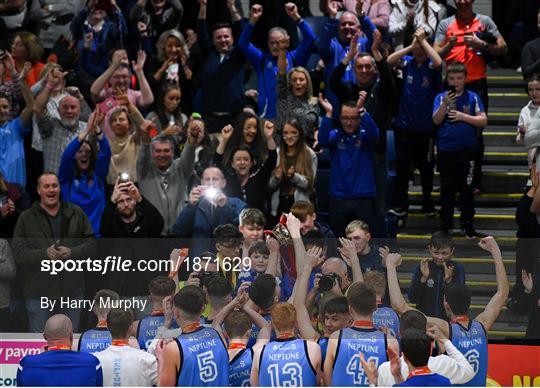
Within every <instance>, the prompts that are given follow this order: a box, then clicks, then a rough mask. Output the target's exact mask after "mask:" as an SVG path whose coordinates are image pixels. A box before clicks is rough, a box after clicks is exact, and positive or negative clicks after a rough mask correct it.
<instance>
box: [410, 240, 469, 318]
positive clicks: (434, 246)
mask: <svg viewBox="0 0 540 388" xmlns="http://www.w3.org/2000/svg"><path fill="white" fill-rule="evenodd" d="M428 249H429V253H430V255H431V260H430V259H422V261H421V262H420V264H419V265H417V266H416V268H415V269H414V273H413V277H412V281H411V288H410V289H409V300H410V301H411V303H416V308H417V309H418V310H420V311H422V312H423V313H424V314H426V315H428V316H432V317H437V318H440V319H445V320H446V319H448V317H447V316H446V311H445V309H444V303H443V301H444V298H443V294H444V288H445V286H446V285H447V284H450V283H459V284H465V270H464V268H463V266H462V265H461V264H459V263H458V262H454V261H452V257H453V256H454V249H455V248H454V242H453V241H452V237H451V236H449V235H445V234H443V233H441V232H436V233H434V234H433V236H432V237H431V241H430V242H429V246H428Z"/></svg>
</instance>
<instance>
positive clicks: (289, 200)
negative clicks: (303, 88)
mask: <svg viewBox="0 0 540 388" xmlns="http://www.w3.org/2000/svg"><path fill="white" fill-rule="evenodd" d="M281 136H282V137H281V147H280V148H279V152H278V160H277V166H276V168H275V169H274V173H273V174H272V176H271V177H270V181H269V182H268V188H269V189H270V192H271V193H272V199H271V206H270V214H271V215H272V216H273V217H278V218H279V216H280V215H281V214H282V213H288V212H289V211H290V209H291V207H292V206H293V204H294V203H295V202H296V201H309V200H310V198H311V195H312V194H313V187H314V183H315V174H316V172H317V155H316V154H315V152H314V151H313V150H312V149H311V148H309V147H308V146H307V145H306V139H305V132H304V131H303V130H302V127H301V125H300V122H299V120H296V119H288V120H287V121H286V122H285V125H284V126H283V131H282V133H281Z"/></svg>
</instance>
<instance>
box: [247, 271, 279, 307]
mask: <svg viewBox="0 0 540 388" xmlns="http://www.w3.org/2000/svg"><path fill="white" fill-rule="evenodd" d="M275 292H276V278H275V277H274V276H272V275H270V274H261V275H259V276H257V279H255V281H254V282H253V283H251V287H250V289H249V298H250V299H251V300H252V301H253V303H255V304H256V305H257V306H258V307H259V308H261V309H267V308H269V307H270V306H272V304H273V303H274V297H275Z"/></svg>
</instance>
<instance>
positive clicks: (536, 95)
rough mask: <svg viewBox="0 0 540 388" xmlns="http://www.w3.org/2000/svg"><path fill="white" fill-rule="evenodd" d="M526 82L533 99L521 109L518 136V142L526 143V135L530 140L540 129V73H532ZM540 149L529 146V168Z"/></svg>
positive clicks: (530, 96)
mask: <svg viewBox="0 0 540 388" xmlns="http://www.w3.org/2000/svg"><path fill="white" fill-rule="evenodd" d="M526 82H527V93H528V94H529V98H530V99H531V100H530V101H529V102H528V103H527V105H525V106H524V107H523V108H522V109H521V112H520V114H519V119H518V125H517V137H516V142H517V143H519V144H524V143H525V138H526V137H527V139H528V140H529V138H531V137H535V135H534V133H533V132H535V131H538V129H540V127H539V124H540V120H539V118H537V117H536V116H537V112H538V108H539V107H540V74H533V75H531V76H530V77H528V78H527V79H526ZM529 129H531V132H529V134H527V132H528V131H529ZM531 135H532V136H531ZM539 149H540V148H537V147H531V148H527V164H528V165H529V168H530V167H531V166H532V163H533V159H534V157H535V156H536V154H537V153H538V150H539Z"/></svg>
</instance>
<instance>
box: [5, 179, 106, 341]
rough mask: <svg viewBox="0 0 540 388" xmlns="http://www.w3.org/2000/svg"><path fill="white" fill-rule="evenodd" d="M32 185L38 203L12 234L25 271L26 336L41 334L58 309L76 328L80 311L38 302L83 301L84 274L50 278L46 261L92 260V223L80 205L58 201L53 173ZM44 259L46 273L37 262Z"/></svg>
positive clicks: (73, 273)
mask: <svg viewBox="0 0 540 388" xmlns="http://www.w3.org/2000/svg"><path fill="white" fill-rule="evenodd" d="M37 186H38V194H39V197H40V200H39V201H37V202H35V203H34V204H33V205H32V207H31V208H30V209H28V210H26V211H24V212H23V213H22V214H21V216H20V217H19V220H18V221H17V225H16V226H15V232H14V234H13V253H14V254H15V261H16V262H17V264H18V265H19V267H20V268H21V270H22V271H24V284H23V291H24V297H25V298H26V311H27V313H28V323H29V328H30V332H32V333H39V332H40V331H42V330H43V328H44V327H45V322H46V321H47V319H48V318H50V317H51V316H52V315H53V312H58V311H61V312H63V313H65V314H66V315H68V316H70V317H71V318H70V319H71V321H72V322H73V325H74V327H75V328H78V326H79V320H80V313H81V309H78V308H65V307H64V306H59V303H56V304H55V305H54V306H52V309H51V308H46V307H43V306H42V304H41V299H40V298H43V297H46V298H48V299H49V300H51V301H52V300H56V301H59V300H60V299H59V298H60V297H61V296H62V297H69V298H72V299H82V298H83V293H84V289H85V282H84V273H83V272H82V271H72V272H70V271H62V272H60V273H57V274H55V275H53V274H51V267H50V261H52V260H69V259H73V260H77V259H81V258H84V259H86V258H88V257H92V255H94V254H95V248H96V242H95V240H94V232H93V231H92V225H91V224H90V221H88V218H87V217H86V214H84V211H83V210H82V209H81V208H80V207H78V206H77V205H73V204H71V203H69V202H64V201H61V200H60V182H59V181H58V177H57V176H56V174H54V173H52V172H46V173H43V174H42V175H41V176H40V177H39V180H38V185H37ZM46 259H47V260H48V262H49V270H43V269H44V268H43V267H42V265H43V263H44V262H42V260H46ZM45 269H46V266H45ZM51 310H52V311H51Z"/></svg>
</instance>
